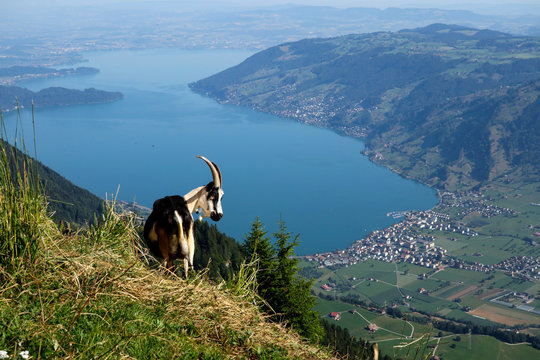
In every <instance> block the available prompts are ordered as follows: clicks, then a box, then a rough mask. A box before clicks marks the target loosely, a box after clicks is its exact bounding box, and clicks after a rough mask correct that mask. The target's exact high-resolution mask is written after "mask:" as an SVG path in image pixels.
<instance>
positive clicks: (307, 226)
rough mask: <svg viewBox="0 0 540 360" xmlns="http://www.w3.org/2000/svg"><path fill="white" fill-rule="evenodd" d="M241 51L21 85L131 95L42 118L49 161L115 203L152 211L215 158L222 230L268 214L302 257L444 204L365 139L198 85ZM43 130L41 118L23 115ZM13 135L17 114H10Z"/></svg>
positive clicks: (127, 56) (128, 62) (161, 57)
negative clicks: (238, 102) (367, 150)
mask: <svg viewBox="0 0 540 360" xmlns="http://www.w3.org/2000/svg"><path fill="white" fill-rule="evenodd" d="M251 54H252V53H251V52H248V51H237V50H230V51H229V50H179V49H160V50H141V51H127V50H126V51H110V52H95V53H86V54H85V56H86V58H87V59H88V60H89V62H88V63H85V64H81V65H82V66H92V67H96V68H99V69H100V73H99V74H96V75H92V76H79V77H66V78H58V79H46V80H35V81H31V82H26V83H24V84H22V85H21V86H25V87H28V88H30V89H32V90H35V91H36V90H40V89H42V88H45V87H49V86H63V87H68V88H77V89H85V88H89V87H95V88H97V89H103V90H111V91H121V92H122V93H123V94H124V96H125V98H124V99H123V100H120V101H117V102H114V103H109V104H94V105H81V106H71V107H59V108H38V109H37V111H36V131H37V149H38V150H37V156H38V159H39V160H41V161H42V162H43V163H44V164H46V165H48V166H50V167H52V168H53V169H54V170H56V171H57V172H59V173H60V174H62V175H63V176H65V177H66V178H67V179H69V180H71V181H72V182H74V183H75V184H77V185H79V186H81V187H83V188H86V189H88V190H90V191H91V192H93V193H95V194H96V195H98V196H101V197H105V196H106V194H108V196H109V198H110V196H111V194H114V193H116V191H117V188H118V187H119V192H118V198H119V199H122V200H127V201H133V200H135V201H136V202H138V203H140V204H142V205H145V206H148V207H151V206H152V203H153V201H154V200H155V199H157V198H159V197H162V196H164V195H172V194H180V195H183V194H185V193H187V192H188V191H189V190H191V189H192V188H194V187H197V186H200V185H205V184H206V183H207V182H209V181H210V180H211V175H210V171H209V169H208V167H207V166H206V164H205V163H204V162H202V161H201V160H199V159H197V158H196V157H195V156H196V155H199V154H201V155H204V156H206V157H208V158H209V159H211V160H212V161H214V162H216V163H217V164H218V165H219V166H220V168H221V171H222V173H223V187H224V190H225V196H224V199H223V207H224V212H225V215H224V217H223V219H222V220H221V221H220V222H219V223H217V225H218V228H219V229H220V230H221V231H223V232H225V233H227V234H228V235H230V236H233V237H235V238H236V239H237V240H239V241H242V240H243V238H244V236H245V235H246V234H247V233H248V232H249V230H250V226H251V223H252V222H253V221H254V219H255V217H256V216H258V217H259V218H260V219H261V221H262V222H263V224H264V225H265V227H266V229H267V231H268V232H270V233H271V232H273V231H275V230H277V228H278V222H279V220H280V218H282V219H283V220H284V221H285V222H286V223H287V226H288V229H289V231H290V232H292V233H293V234H297V233H298V234H300V245H299V247H298V248H297V253H298V254H309V253H315V252H323V251H330V250H335V249H338V248H341V249H343V248H346V247H348V246H349V245H350V244H351V243H352V242H353V241H355V240H357V239H361V238H363V237H364V236H365V235H366V234H368V233H369V232H371V231H372V230H374V229H380V228H383V227H386V226H389V225H391V224H392V223H394V222H395V221H396V220H394V219H392V218H391V217H387V216H386V214H387V213H388V212H389V211H401V210H423V209H428V208H431V207H433V206H434V205H435V204H436V203H437V197H436V194H435V192H434V191H433V190H431V189H429V188H427V187H426V186H423V185H421V184H418V183H416V182H413V181H410V180H406V179H403V178H401V177H400V176H398V175H396V174H394V173H392V172H391V171H389V170H388V169H386V168H383V167H380V166H377V165H375V164H373V163H371V162H370V161H369V160H368V159H367V158H366V157H365V156H363V155H362V154H361V151H362V150H363V148H364V144H363V143H362V142H361V141H359V140H356V139H352V138H347V137H343V136H340V135H337V134H335V133H334V132H332V131H329V130H325V129H320V128H315V127H311V126H306V125H301V124H298V123H295V122H293V121H291V120H286V119H281V118H278V117H275V116H271V115H267V114H263V113H259V112H256V111H253V110H251V109H246V108H240V107H234V106H228V105H220V104H218V103H216V102H215V101H214V100H212V99H209V98H205V97H202V96H200V95H197V94H195V93H193V92H192V91H191V90H189V88H188V86H187V84H188V83H189V82H192V81H195V80H198V79H201V78H203V77H206V76H209V75H211V74H214V73H216V72H218V71H220V70H223V69H225V68H227V67H230V66H232V65H235V64H237V63H239V62H241V61H242V60H243V59H245V58H246V57H248V56H249V55H251ZM23 117H24V122H25V125H24V128H25V131H26V133H27V136H26V137H27V138H29V136H28V134H29V133H30V131H31V123H30V118H31V112H30V110H28V109H25V110H24V111H23ZM5 118H6V120H7V122H8V123H9V124H10V125H9V129H8V131H13V130H14V129H13V122H14V119H15V117H14V114H12V113H11V114H9V115H8V116H6V117H5Z"/></svg>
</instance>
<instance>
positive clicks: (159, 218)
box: [144, 195, 193, 260]
mask: <svg viewBox="0 0 540 360" xmlns="http://www.w3.org/2000/svg"><path fill="white" fill-rule="evenodd" d="M175 211H176V212H177V213H178V215H179V216H180V218H181V219H182V230H183V232H184V234H183V237H184V238H188V233H189V231H190V229H192V226H193V217H192V216H191V214H190V213H189V210H188V207H187V204H186V201H185V199H184V198H183V197H182V196H179V195H174V196H165V197H164V198H162V199H158V200H156V201H154V206H153V210H152V213H151V214H150V216H149V217H148V219H147V220H146V223H145V224H144V238H145V240H146V243H147V244H148V247H149V248H150V251H151V252H152V254H153V255H154V256H156V257H158V258H163V257H165V256H164V255H165V254H162V253H161V250H160V248H159V241H156V240H157V239H156V240H153V239H152V236H151V232H154V233H156V232H157V229H162V230H164V231H165V233H166V234H167V235H168V237H169V238H171V236H172V235H174V234H176V235H178V236H180V234H179V231H178V223H177V221H176V219H175V214H174V213H175ZM156 235H157V234H156ZM168 255H169V258H170V259H171V260H174V259H177V258H180V257H182V256H187V254H182V247H181V246H178V247H176V251H174V252H172V253H169V254H168Z"/></svg>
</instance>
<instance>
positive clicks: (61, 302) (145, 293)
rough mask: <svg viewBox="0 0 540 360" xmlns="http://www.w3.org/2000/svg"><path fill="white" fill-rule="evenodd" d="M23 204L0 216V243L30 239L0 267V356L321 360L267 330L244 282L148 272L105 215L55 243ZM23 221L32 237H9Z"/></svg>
mask: <svg viewBox="0 0 540 360" xmlns="http://www.w3.org/2000/svg"><path fill="white" fill-rule="evenodd" d="M0 190H1V191H0V198H3V199H7V198H8V197H10V196H11V195H10V194H9V193H8V192H6V191H5V190H6V187H5V182H0ZM24 196H25V197H26V200H24V199H23V200H21V199H17V198H14V200H15V203H27V202H29V203H32V204H41V205H37V207H36V206H35V207H34V210H33V212H32V213H28V212H26V213H24V214H23V213H14V212H12V211H11V210H10V209H9V207H0V209H1V211H2V213H1V214H0V215H1V216H0V218H2V219H9V221H5V222H2V223H1V224H0V225H2V227H0V232H2V233H1V234H0V238H2V241H3V242H7V241H8V240H7V238H10V239H11V240H9V241H11V242H12V243H17V242H22V241H23V240H21V239H23V238H28V237H30V238H32V239H33V240H35V243H36V246H37V251H35V252H34V253H33V254H34V255H32V256H28V257H22V255H19V256H13V257H12V258H11V260H10V259H9V258H8V257H7V256H4V257H3V259H2V261H0V284H1V286H0V328H2V332H1V334H0V350H4V351H7V353H8V354H9V355H10V356H11V357H12V358H16V357H17V356H18V355H17V354H18V353H19V352H20V351H22V350H28V351H29V353H30V355H31V356H32V358H35V359H38V358H82V359H85V358H88V359H90V358H91V359H96V358H136V359H156V358H161V359H174V358H177V359H179V358H181V359H225V358H248V357H252V358H256V359H281V358H302V359H304V358H306V359H326V358H331V356H330V355H329V354H328V353H327V352H326V351H325V350H324V349H321V348H318V347H315V346H313V345H310V344H307V343H305V342H304V341H302V340H301V339H300V338H299V336H298V335H297V334H296V333H294V332H292V331H290V330H286V329H285V328H284V327H283V326H281V325H279V324H276V323H271V322H269V321H268V319H267V317H266V316H265V315H263V314H261V313H260V312H259V311H258V308H257V306H256V304H255V299H254V297H253V295H252V294H253V293H252V291H250V290H249V287H250V283H249V282H247V283H246V282H242V281H239V282H237V285H236V286H235V287H230V286H229V287H228V286H226V285H225V284H224V283H221V284H214V283H212V282H210V281H209V280H207V279H206V277H205V276H204V274H198V275H196V276H194V277H192V278H191V279H189V280H183V279H180V278H178V277H177V276H176V275H174V274H170V273H165V272H164V271H163V270H162V269H155V268H154V269H152V268H150V267H149V265H148V262H147V259H146V255H145V251H144V250H142V249H141V248H139V247H138V245H137V244H138V243H139V240H140V239H139V238H138V236H137V234H136V231H135V227H134V224H133V220H132V219H131V218H128V217H123V216H120V215H118V214H117V213H114V212H112V211H111V212H109V213H108V214H107V215H106V217H105V218H104V219H103V221H102V222H101V223H100V224H99V225H97V226H92V227H90V228H89V229H88V231H86V232H84V233H83V232H81V233H78V234H74V235H69V236H64V235H62V234H60V232H59V231H58V229H57V228H56V226H55V225H54V223H53V222H52V220H51V219H50V218H49V217H48V216H47V215H46V209H45V206H44V202H43V201H42V200H40V197H34V195H32V194H30V195H28V194H26V195H24ZM4 203H5V202H4ZM19 215H21V216H22V215H24V216H26V219H19V218H17V217H18V216H19ZM28 215H30V216H28ZM34 215H35V216H34ZM29 219H30V220H29ZM32 219H33V220H34V221H35V222H36V224H34V225H36V226H35V227H33V228H32V227H31V228H26V229H23V230H24V231H22V232H14V231H12V229H13V226H11V225H10V224H17V226H19V225H22V226H23V227H24V225H25V224H23V222H32V221H33V220H32ZM5 224H7V225H8V226H4V225H5ZM12 235H14V236H12ZM6 253H7V251H6ZM4 255H6V254H4ZM30 259H32V260H30ZM20 260H21V261H20Z"/></svg>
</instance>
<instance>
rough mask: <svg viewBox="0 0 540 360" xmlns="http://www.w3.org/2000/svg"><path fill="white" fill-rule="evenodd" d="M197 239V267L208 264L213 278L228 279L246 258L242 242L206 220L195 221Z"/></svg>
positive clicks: (203, 266) (195, 260)
mask: <svg viewBox="0 0 540 360" xmlns="http://www.w3.org/2000/svg"><path fill="white" fill-rule="evenodd" d="M195 241H196V246H195V249H196V250H195V258H194V261H193V262H194V264H195V269H196V270H201V269H204V268H206V267H207V266H208V269H209V272H210V274H209V275H210V277H211V278H214V279H217V278H223V279H228V278H229V276H230V275H232V274H234V273H236V272H237V271H238V269H239V268H240V264H241V263H242V261H243V260H244V253H243V251H242V246H241V245H240V243H238V242H236V240H235V239H233V238H232V237H229V236H227V235H225V234H224V233H222V232H220V231H219V230H218V229H217V227H216V225H213V224H212V225H210V224H209V223H208V222H206V221H195Z"/></svg>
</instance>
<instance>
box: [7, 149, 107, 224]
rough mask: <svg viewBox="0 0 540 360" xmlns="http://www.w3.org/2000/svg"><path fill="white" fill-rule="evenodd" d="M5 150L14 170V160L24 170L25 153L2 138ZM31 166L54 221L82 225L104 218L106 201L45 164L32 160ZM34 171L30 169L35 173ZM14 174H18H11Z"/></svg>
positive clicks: (13, 172)
mask: <svg viewBox="0 0 540 360" xmlns="http://www.w3.org/2000/svg"><path fill="white" fill-rule="evenodd" d="M2 147H4V148H5V149H6V154H7V159H8V161H10V163H11V168H12V169H15V159H17V161H18V162H19V164H20V165H19V168H20V169H22V168H23V165H22V160H23V158H24V156H26V155H23V153H22V152H21V151H19V150H18V149H15V148H14V147H13V146H11V145H10V144H8V143H6V142H5V141H3V140H1V139H0V151H1V149H2ZM31 164H32V166H35V169H37V172H38V174H39V180H40V184H41V187H42V189H43V191H44V193H45V195H46V197H47V201H48V202H49V206H48V208H49V210H51V211H52V212H54V214H53V215H52V218H53V219H55V220H65V221H68V222H71V223H75V224H79V225H83V224H86V223H92V222H93V221H94V217H95V216H97V217H98V218H99V217H100V216H101V214H102V213H103V211H104V209H105V201H104V200H103V199H101V198H99V197H97V196H96V195H94V194H92V193H91V192H89V191H88V190H85V189H83V188H80V187H78V186H76V185H74V184H73V183H71V182H70V181H69V180H67V179H66V178H64V177H63V176H62V175H60V174H58V173H57V172H56V171H54V170H52V169H51V168H49V167H47V166H45V165H43V164H42V163H41V162H39V161H35V160H33V161H32V162H31ZM35 169H30V171H31V172H34V171H35ZM11 173H12V174H15V173H16V171H12V172H11Z"/></svg>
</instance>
